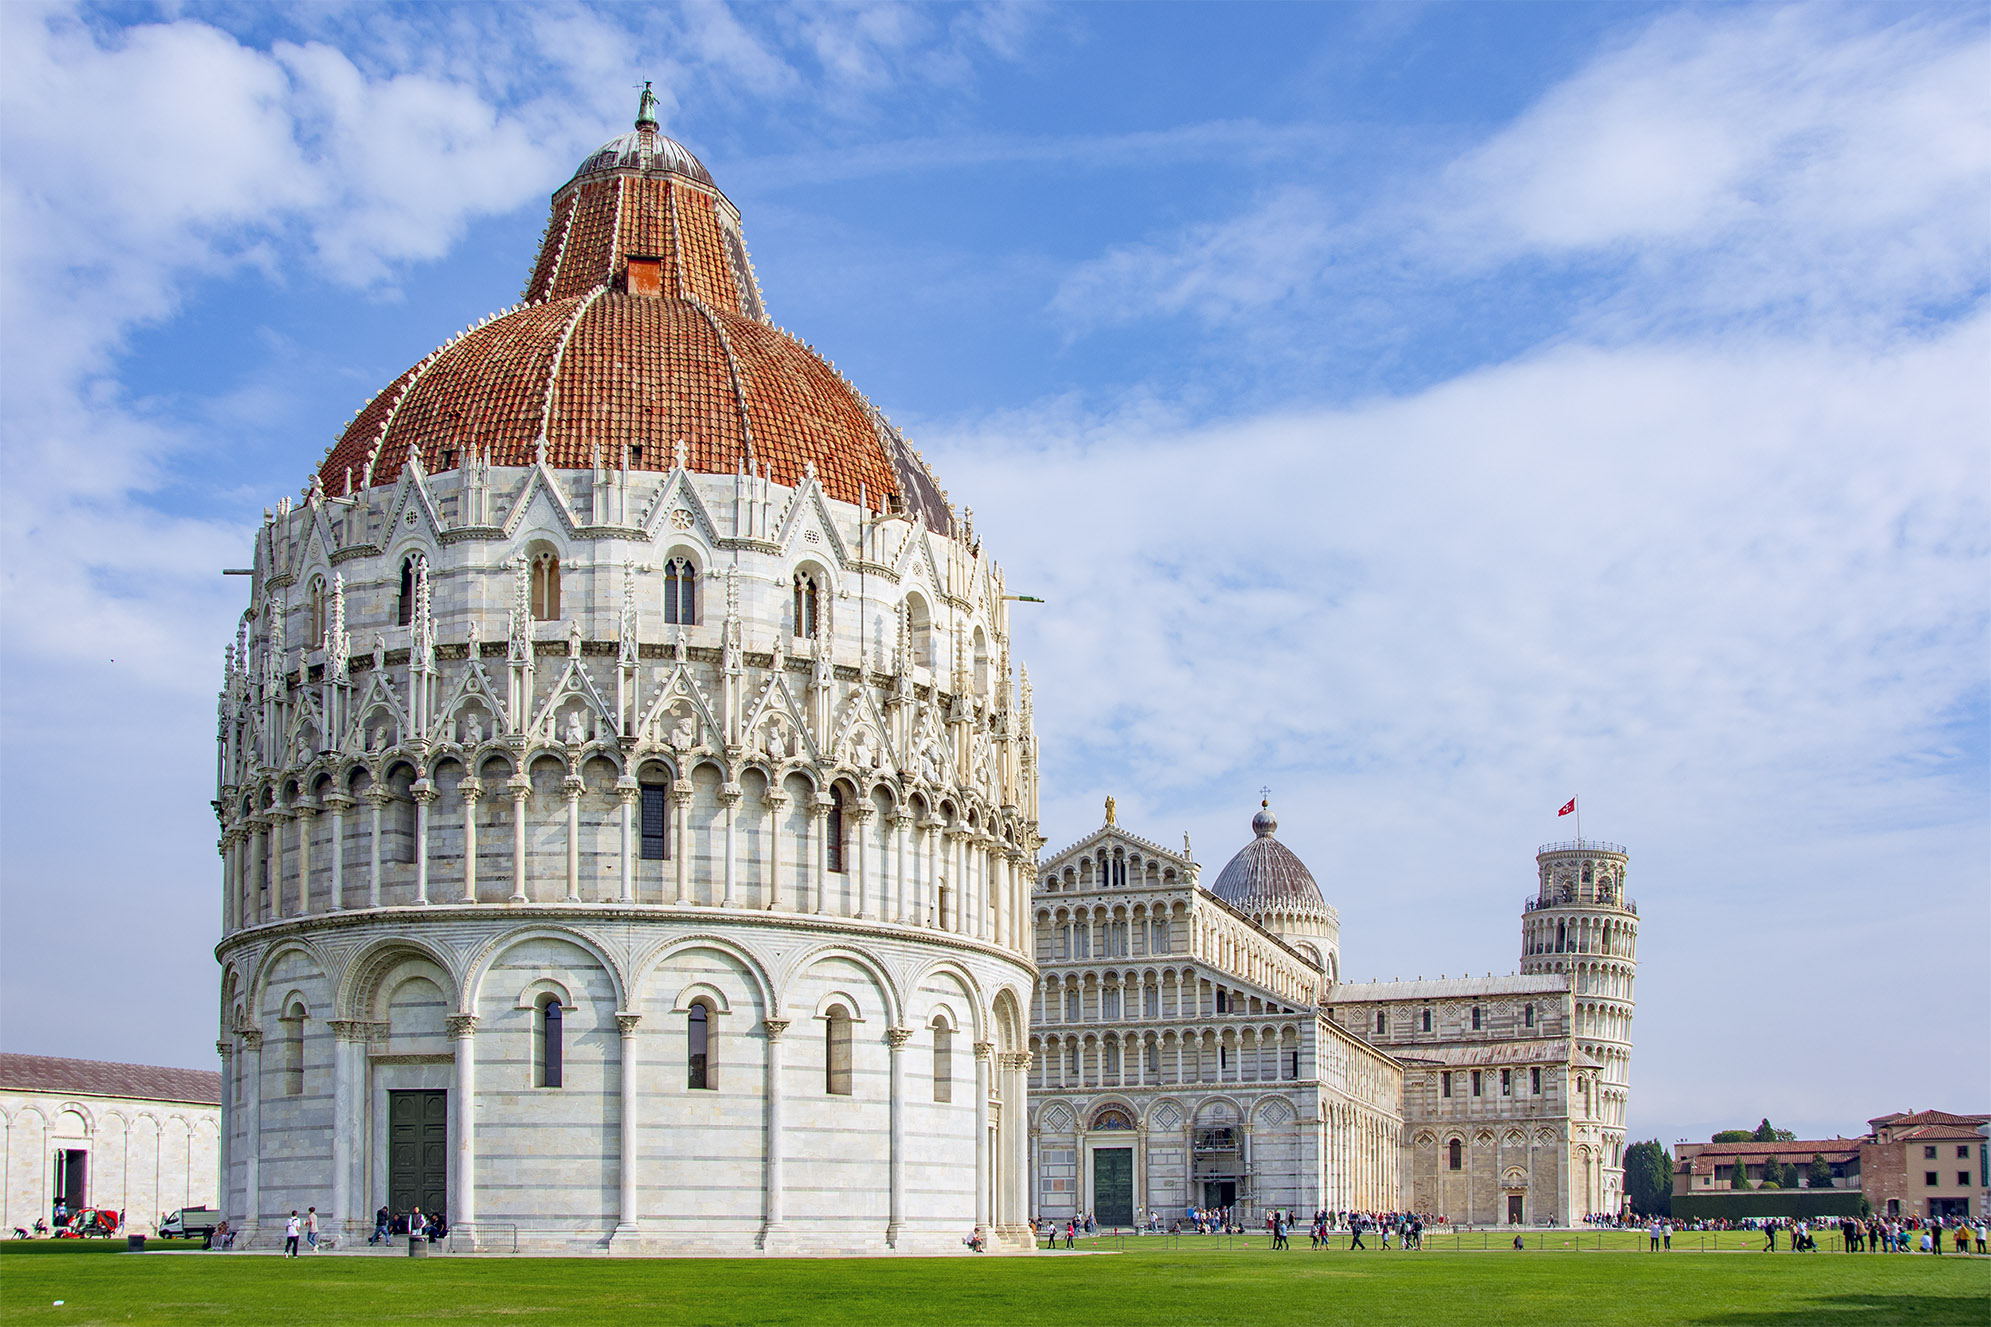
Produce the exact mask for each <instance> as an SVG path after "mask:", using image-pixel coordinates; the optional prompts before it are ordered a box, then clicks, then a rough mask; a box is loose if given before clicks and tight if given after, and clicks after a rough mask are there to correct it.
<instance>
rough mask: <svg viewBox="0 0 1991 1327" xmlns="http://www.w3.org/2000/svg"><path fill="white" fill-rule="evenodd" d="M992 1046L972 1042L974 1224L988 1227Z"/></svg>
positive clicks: (987, 1043) (980, 1042) (988, 1042)
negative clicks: (973, 1076)
mask: <svg viewBox="0 0 1991 1327" xmlns="http://www.w3.org/2000/svg"><path fill="white" fill-rule="evenodd" d="M994 1053H995V1043H994V1042H992V1041H978V1042H976V1043H975V1224H976V1225H978V1226H981V1227H982V1228H983V1229H984V1230H986V1229H987V1228H988V1226H989V1057H990V1056H991V1055H993V1054H994Z"/></svg>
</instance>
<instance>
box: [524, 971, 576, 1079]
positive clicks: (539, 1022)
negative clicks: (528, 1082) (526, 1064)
mask: <svg viewBox="0 0 1991 1327" xmlns="http://www.w3.org/2000/svg"><path fill="white" fill-rule="evenodd" d="M562 1021H563V1020H562V1018H561V1009H560V997H559V996H557V995H554V994H553V993H551V992H550V991H549V992H548V993H547V994H545V995H542V996H540V997H539V1000H538V1007H537V1008H536V1009H535V1010H534V1011H533V1017H532V1024H533V1026H532V1041H533V1046H532V1051H533V1055H532V1069H533V1074H532V1085H533V1086H534V1087H559V1086H561V1084H562V1081H563V1080H564V1078H565V1076H566V1074H565V1070H566V1063H565V1061H566V1049H567V1048H566V1037H565V1035H564V1030H563V1028H562Z"/></svg>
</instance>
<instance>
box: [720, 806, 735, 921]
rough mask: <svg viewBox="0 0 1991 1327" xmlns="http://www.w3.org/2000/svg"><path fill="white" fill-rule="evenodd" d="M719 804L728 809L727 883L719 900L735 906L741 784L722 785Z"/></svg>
mask: <svg viewBox="0 0 1991 1327" xmlns="http://www.w3.org/2000/svg"><path fill="white" fill-rule="evenodd" d="M719 804H720V805H721V806H723V807H724V808H725V809H726V865H725V874H724V876H723V877H722V879H723V880H724V882H725V885H724V892H723V893H721V894H720V896H719V902H720V904H721V905H722V906H724V907H728V908H730V907H732V906H733V874H734V865H733V864H734V861H735V859H736V858H737V857H738V855H739V853H738V847H737V844H738V842H739V833H738V829H739V817H738V815H737V814H736V813H737V812H738V810H739V806H740V785H739V784H737V783H728V784H726V785H724V786H723V787H721V788H720V789H719Z"/></svg>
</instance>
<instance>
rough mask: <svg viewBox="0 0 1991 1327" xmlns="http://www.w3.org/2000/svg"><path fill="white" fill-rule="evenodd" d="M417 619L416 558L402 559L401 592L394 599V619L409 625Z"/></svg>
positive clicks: (398, 622)
mask: <svg viewBox="0 0 1991 1327" xmlns="http://www.w3.org/2000/svg"><path fill="white" fill-rule="evenodd" d="M414 620H415V559H414V558H412V557H406V558H403V559H401V593H400V596H399V597H398V598H397V599H395V601H394V621H395V622H396V623H397V624H399V625H400V626H404V627H405V626H407V625H409V624H410V623H412V622H413V621H414Z"/></svg>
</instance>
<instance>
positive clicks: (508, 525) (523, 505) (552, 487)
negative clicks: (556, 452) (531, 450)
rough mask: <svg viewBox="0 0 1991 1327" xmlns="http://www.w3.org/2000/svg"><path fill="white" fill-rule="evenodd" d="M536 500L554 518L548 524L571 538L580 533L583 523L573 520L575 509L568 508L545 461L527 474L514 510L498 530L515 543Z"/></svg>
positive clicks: (503, 519)
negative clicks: (543, 505) (541, 503)
mask: <svg viewBox="0 0 1991 1327" xmlns="http://www.w3.org/2000/svg"><path fill="white" fill-rule="evenodd" d="M535 501H542V502H543V503H544V504H545V506H546V507H547V508H548V509H549V514H550V515H552V516H553V517H554V518H555V519H554V520H552V521H549V522H547V524H549V525H555V526H557V527H558V528H559V529H560V531H561V532H562V534H563V535H564V536H565V537H566V538H568V539H572V538H574V537H575V536H577V535H579V534H580V532H581V523H580V522H579V521H578V520H576V519H575V517H574V509H573V508H572V507H569V506H568V505H567V495H566V494H565V493H562V492H561V491H560V485H559V484H557V483H555V482H554V479H553V475H552V472H550V471H549V470H548V469H547V468H546V466H545V464H544V463H543V462H540V463H535V464H534V465H533V467H532V469H531V470H530V471H528V472H527V473H526V477H525V484H524V485H523V486H522V487H521V488H520V489H519V491H518V494H517V496H516V497H514V498H513V499H512V505H511V508H510V509H509V510H508V511H506V513H505V514H504V515H503V516H502V517H500V518H499V520H498V527H499V528H500V529H501V530H503V531H504V532H505V537H506V538H507V539H513V540H516V539H517V538H518V535H519V531H520V530H522V529H524V527H525V525H526V517H527V516H528V515H530V514H531V511H532V505H533V503H534V502H535Z"/></svg>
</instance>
